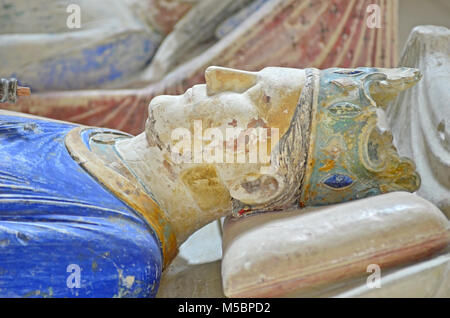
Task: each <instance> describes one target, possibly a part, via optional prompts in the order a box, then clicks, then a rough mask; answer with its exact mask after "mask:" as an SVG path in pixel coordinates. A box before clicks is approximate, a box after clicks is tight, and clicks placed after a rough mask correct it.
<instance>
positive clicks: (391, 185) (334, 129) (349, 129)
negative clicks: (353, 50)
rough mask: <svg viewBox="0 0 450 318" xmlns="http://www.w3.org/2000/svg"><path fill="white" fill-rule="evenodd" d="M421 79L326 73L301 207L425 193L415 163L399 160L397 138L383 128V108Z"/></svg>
mask: <svg viewBox="0 0 450 318" xmlns="http://www.w3.org/2000/svg"><path fill="white" fill-rule="evenodd" d="M420 77H421V75H420V73H419V72H418V71H417V70H414V69H408V68H398V69H379V68H357V69H339V68H331V69H326V70H322V71H320V76H318V78H317V82H318V83H317V84H318V85H317V88H316V93H315V101H314V102H313V104H312V107H313V108H312V117H311V118H312V120H311V133H310V145H309V150H308V156H307V166H306V171H305V176H304V180H303V182H302V188H301V193H300V200H299V203H300V205H301V206H311V205H325V204H332V203H338V202H344V201H349V200H354V199H359V198H364V197H368V196H373V195H378V194H381V193H386V192H391V191H409V192H413V191H415V190H417V189H418V188H419V186H420V177H419V175H418V174H417V173H416V172H415V165H414V163H413V162H412V161H411V160H409V159H407V158H403V157H399V155H398V153H397V150H396V148H395V147H394V145H393V137H392V135H391V133H390V132H389V131H388V130H384V129H382V128H380V127H379V123H378V115H377V108H379V107H384V106H385V104H386V102H387V101H388V100H390V99H392V98H393V97H395V95H397V94H398V92H399V91H400V90H403V89H405V88H407V87H410V86H412V85H413V84H414V83H416V82H417V81H418V80H419V79H420Z"/></svg>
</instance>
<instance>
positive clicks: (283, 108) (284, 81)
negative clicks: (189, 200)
mask: <svg viewBox="0 0 450 318" xmlns="http://www.w3.org/2000/svg"><path fill="white" fill-rule="evenodd" d="M205 78H206V85H195V86H193V87H192V88H190V89H188V90H187V91H186V92H185V93H184V94H183V95H179V96H158V97H155V98H154V99H153V100H152V101H151V103H150V106H149V120H148V122H147V136H148V137H147V138H148V139H149V142H150V145H154V146H158V147H159V148H160V149H162V150H164V151H167V152H168V153H171V152H172V150H173V149H174V145H175V144H176V142H175V141H174V139H173V135H172V134H173V132H174V131H175V130H176V129H180V128H183V129H187V130H189V131H190V133H191V136H192V138H194V137H195V129H199V126H198V123H200V124H201V129H202V131H203V133H204V134H205V133H206V131H207V129H208V128H216V129H219V130H220V131H221V132H222V136H223V138H224V140H223V144H224V147H223V151H224V156H225V152H226V151H227V149H226V148H227V147H233V148H234V149H233V151H234V152H235V153H236V157H235V158H237V156H238V155H239V154H240V152H242V151H241V150H242V149H241V148H239V147H237V146H236V144H235V143H234V142H230V138H234V139H236V140H237V139H239V137H237V136H235V137H230V134H229V133H228V132H227V129H230V128H238V129H239V128H241V129H242V130H243V131H245V130H246V129H248V128H255V129H257V128H258V127H261V128H266V132H267V133H268V134H269V135H270V132H269V130H270V129H271V128H275V129H278V135H279V136H282V135H283V134H284V133H285V132H286V130H287V129H288V128H289V125H290V122H291V119H292V116H293V113H294V111H295V108H296V106H297V103H298V99H299V96H300V93H301V90H302V87H303V85H304V81H305V71H304V70H300V69H292V68H276V67H270V68H265V69H263V70H261V71H260V72H246V71H239V70H233V69H228V68H221V67H210V68H208V69H207V70H206V72H205ZM196 123H197V124H196ZM195 125H197V126H195ZM236 137H237V138H236ZM204 139H206V137H204ZM247 142H249V141H248V140H247ZM192 143H194V141H193V140H192ZM207 144H208V141H206V140H204V141H203V145H207ZM274 146H275V144H274V143H270V142H268V147H269V149H268V150H266V153H268V154H269V155H270V152H271V150H272V148H273V147H274ZM243 150H244V151H246V152H247V153H248V148H246V149H243ZM193 151H194V150H193ZM247 156H248V154H247ZM225 161H226V158H225V157H224V160H223V162H225ZM236 161H237V159H235V161H234V163H229V162H227V163H223V164H215V169H216V170H217V173H218V174H219V178H220V179H221V182H223V183H224V185H225V186H226V188H227V189H228V191H230V192H233V189H236V187H235V185H240V184H244V185H247V190H249V191H250V192H249V193H248V196H247V198H248V199H249V200H252V199H255V198H256V200H259V199H261V198H262V197H264V198H266V199H267V198H268V196H267V193H265V194H257V192H258V190H257V189H255V187H253V186H252V180H253V181H254V180H256V179H258V180H259V177H260V168H261V166H267V165H268V163H263V162H261V161H260V160H257V162H256V163H255V162H254V161H253V162H250V160H249V158H248V157H247V158H246V160H245V162H240V163H236ZM203 165H205V162H203ZM183 166H184V167H190V166H191V165H189V164H184V165H183ZM264 180H265V181H264V182H263V183H264V184H266V185H267V187H268V189H267V190H270V192H271V193H272V194H275V193H276V192H277V191H278V190H279V187H278V186H279V184H278V181H277V180H275V179H273V178H270V177H269V178H265V179H264ZM259 181H261V180H259ZM259 181H257V183H258V182H259ZM238 188H240V187H239V186H238Z"/></svg>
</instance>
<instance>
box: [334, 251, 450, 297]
mask: <svg viewBox="0 0 450 318" xmlns="http://www.w3.org/2000/svg"><path fill="white" fill-rule="evenodd" d="M336 297H383V298H388V297H389V298H394V297H395V298H405V297H414V298H417V297H420V298H431V297H439V298H449V297H450V254H449V253H447V254H444V255H441V256H437V257H435V258H432V259H430V260H427V261H424V262H420V263H418V264H414V265H411V266H408V267H405V268H401V269H398V270H396V271H394V272H393V273H389V274H388V275H386V276H383V275H381V287H380V288H368V287H367V285H366V284H362V285H361V286H359V287H357V288H354V289H351V290H348V291H345V292H343V293H340V294H338V295H337V296H336Z"/></svg>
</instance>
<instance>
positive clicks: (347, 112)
mask: <svg viewBox="0 0 450 318" xmlns="http://www.w3.org/2000/svg"><path fill="white" fill-rule="evenodd" d="M328 111H329V112H330V113H331V114H332V115H335V116H345V117H353V116H356V115H358V114H359V113H360V112H361V107H359V106H358V105H356V104H352V103H349V102H339V103H336V104H333V105H331V106H330V107H328Z"/></svg>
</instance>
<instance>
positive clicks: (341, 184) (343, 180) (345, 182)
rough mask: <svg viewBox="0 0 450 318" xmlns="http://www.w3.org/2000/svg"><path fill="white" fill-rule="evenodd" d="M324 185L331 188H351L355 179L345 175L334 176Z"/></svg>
mask: <svg viewBox="0 0 450 318" xmlns="http://www.w3.org/2000/svg"><path fill="white" fill-rule="evenodd" d="M323 183H324V184H325V185H327V186H329V187H331V188H334V189H340V188H346V187H348V186H350V185H351V184H352V183H353V179H352V178H350V177H349V176H346V175H344V174H334V175H332V176H330V177H328V178H327V179H326V180H325V181H324V182H323Z"/></svg>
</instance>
